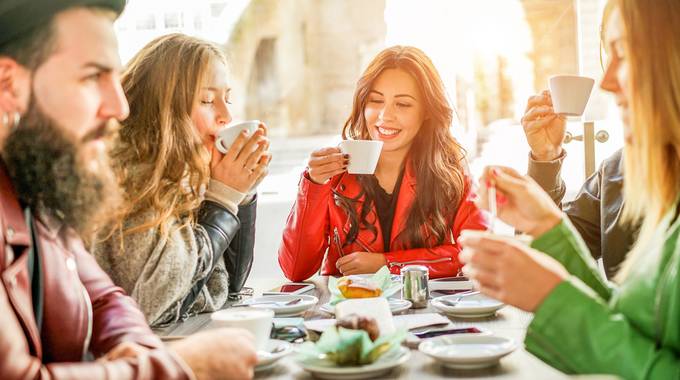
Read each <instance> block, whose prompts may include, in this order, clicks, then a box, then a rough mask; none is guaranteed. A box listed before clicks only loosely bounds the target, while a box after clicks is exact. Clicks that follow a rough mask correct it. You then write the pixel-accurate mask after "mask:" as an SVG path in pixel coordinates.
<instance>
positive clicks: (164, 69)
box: [112, 34, 227, 235]
mask: <svg viewBox="0 0 680 380" xmlns="http://www.w3.org/2000/svg"><path fill="white" fill-rule="evenodd" d="M214 60H218V61H219V62H223V63H224V64H225V65H226V63H227V60H226V57H225V55H224V53H223V52H222V51H221V50H220V48H219V47H217V46H215V45H214V44H212V43H209V42H207V41H204V40H201V39H198V38H194V37H190V36H186V35H183V34H169V35H166V36H162V37H159V38H156V39H155V40H153V41H151V42H149V43H148V44H147V45H146V46H145V47H144V48H142V50H140V51H139V53H137V54H136V55H135V56H134V57H133V58H132V60H131V61H130V63H129V64H128V65H127V67H126V69H125V71H124V72H123V74H122V85H123V90H124V91H125V95H126V96H127V98H128V101H129V103H130V116H129V117H128V118H127V119H126V120H125V121H124V122H122V127H121V129H120V134H119V137H118V139H117V141H116V143H115V144H114V148H113V150H112V158H113V160H112V161H113V163H114V168H115V170H116V173H117V175H118V178H119V183H120V185H121V187H122V188H123V190H124V192H125V194H126V195H125V200H124V205H123V207H122V208H121V209H120V212H119V215H117V220H118V221H119V222H118V226H117V227H118V228H119V229H120V230H121V231H122V233H123V235H126V234H130V233H134V232H142V231H145V230H148V229H151V228H155V227H160V230H161V232H162V233H163V232H166V231H164V230H163V229H164V225H163V222H164V221H165V220H167V219H168V218H169V217H176V218H187V217H188V219H187V220H188V223H193V222H194V220H195V213H196V210H197V209H198V207H199V205H200V202H201V190H202V188H203V187H204V186H205V184H206V183H207V181H208V179H209V177H210V169H209V162H210V154H209V152H208V150H207V149H206V148H205V146H204V143H203V141H202V140H201V137H200V135H199V133H198V131H197V130H196V128H195V126H194V125H193V123H192V121H191V111H192V109H193V107H194V105H195V104H196V103H197V102H198V96H199V90H200V87H201V83H202V81H203V79H204V77H205V75H206V74H207V72H208V70H209V67H210V65H211V64H212V63H213V62H214ZM146 210H152V211H153V215H154V216H153V218H151V219H149V220H145V221H144V222H143V223H142V224H139V225H135V226H128V227H127V229H125V230H123V225H124V223H125V221H126V220H127V219H128V218H129V217H130V216H132V215H134V214H135V213H137V212H140V211H146Z"/></svg>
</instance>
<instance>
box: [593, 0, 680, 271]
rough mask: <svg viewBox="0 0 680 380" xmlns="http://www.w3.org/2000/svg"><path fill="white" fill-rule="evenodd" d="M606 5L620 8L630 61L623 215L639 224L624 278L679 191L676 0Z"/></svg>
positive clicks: (679, 24) (679, 5)
mask: <svg viewBox="0 0 680 380" xmlns="http://www.w3.org/2000/svg"><path fill="white" fill-rule="evenodd" d="M607 7H608V8H609V10H608V12H605V17H606V15H607V14H611V9H613V8H614V7H618V9H619V10H620V12H621V15H622V17H623V24H624V31H625V32H624V33H625V37H624V40H625V42H624V46H625V50H626V56H625V57H626V58H625V59H627V60H628V62H629V72H628V75H629V88H628V89H627V90H628V94H629V105H630V115H631V118H630V124H631V125H630V128H631V136H632V139H631V143H629V144H627V146H626V148H625V152H624V171H625V181H624V210H623V217H624V220H625V221H627V222H630V223H637V222H641V226H642V227H641V230H640V234H639V236H638V240H637V242H636V243H635V245H634V247H633V249H632V251H631V252H630V253H629V255H628V258H627V259H626V261H625V262H624V264H623V265H622V267H621V270H620V271H619V273H618V274H617V278H616V279H617V280H618V281H622V280H624V279H625V278H626V277H627V276H628V275H629V274H630V272H631V269H632V268H633V267H634V265H635V263H636V262H637V261H638V259H639V258H640V256H641V255H643V254H644V253H645V252H647V251H648V250H649V248H650V244H651V243H652V238H653V234H654V231H655V230H656V229H657V228H658V227H659V224H660V223H661V222H662V220H663V219H664V216H665V215H666V214H667V213H668V212H669V211H672V210H673V209H674V208H675V206H676V202H677V200H678V195H680V42H679V41H678V36H680V1H678V0H610V1H609V3H608V5H607ZM605 22H606V20H605ZM656 243H658V242H656Z"/></svg>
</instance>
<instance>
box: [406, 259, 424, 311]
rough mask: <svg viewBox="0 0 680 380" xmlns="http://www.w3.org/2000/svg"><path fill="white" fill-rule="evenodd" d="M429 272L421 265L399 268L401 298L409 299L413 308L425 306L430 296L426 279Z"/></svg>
mask: <svg viewBox="0 0 680 380" xmlns="http://www.w3.org/2000/svg"><path fill="white" fill-rule="evenodd" d="M429 278H430V272H429V270H428V269H427V267H425V266H422V265H407V266H405V267H403V268H401V284H402V285H403V286H402V289H401V294H402V298H403V299H405V300H409V301H411V303H412V304H413V306H412V307H413V308H414V309H421V308H424V307H427V299H428V298H429V297H430V289H429V287H428V284H427V282H428V280H429Z"/></svg>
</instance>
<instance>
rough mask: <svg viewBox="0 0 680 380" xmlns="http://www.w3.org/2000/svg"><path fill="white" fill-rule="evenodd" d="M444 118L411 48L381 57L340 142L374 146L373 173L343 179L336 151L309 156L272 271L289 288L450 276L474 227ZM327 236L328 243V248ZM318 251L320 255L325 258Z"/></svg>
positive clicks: (434, 83)
mask: <svg viewBox="0 0 680 380" xmlns="http://www.w3.org/2000/svg"><path fill="white" fill-rule="evenodd" d="M452 115H453V110H452V108H451V106H450V105H449V103H448V101H447V99H446V95H445V92H444V86H443V84H442V81H441V78H440V76H439V73H438V72H437V70H436V69H435V67H434V65H433V64H432V62H431V61H430V59H429V58H428V57H427V56H426V55H425V54H424V53H423V52H422V51H420V50H419V49H416V48H414V47H408V46H407V47H402V46H395V47H391V48H388V49H385V50H383V51H382V52H381V53H379V54H378V55H377V56H376V57H375V58H374V59H373V61H372V62H371V63H370V64H369V66H368V68H367V69H366V70H365V72H364V74H363V75H362V76H361V78H360V79H359V81H358V83H357V87H356V92H355V95H354V104H353V107H352V113H351V114H350V116H349V118H348V119H347V122H346V123H345V127H344V129H343V138H344V139H346V140H347V139H349V140H378V141H382V142H383V150H382V152H381V154H380V158H379V161H378V165H377V168H376V170H375V174H373V175H355V174H349V173H347V172H346V168H347V163H348V162H349V161H350V160H359V159H361V158H360V157H348V156H347V155H343V154H342V153H341V152H340V150H339V149H338V148H335V147H332V148H322V149H319V150H316V151H315V152H313V153H312V155H311V157H310V160H309V168H308V170H307V171H305V173H304V174H303V176H302V180H301V182H300V190H299V193H298V198H297V201H296V203H295V205H294V206H293V209H292V211H291V214H290V216H289V218H288V224H287V226H286V228H285V230H284V235H283V242H282V244H281V247H280V249H279V263H280V265H281V268H282V269H283V271H284V273H285V274H286V276H287V277H288V278H290V279H291V280H294V281H297V280H303V279H305V278H307V277H309V276H311V275H312V274H314V273H315V272H316V271H317V270H318V269H319V268H320V267H321V266H322V260H323V258H324V253H326V255H327V256H326V257H327V259H326V261H325V264H323V267H322V273H323V274H331V275H336V274H340V273H342V274H356V273H373V272H375V271H376V270H378V269H379V268H380V267H382V266H383V265H387V266H388V267H389V268H390V270H391V272H392V273H399V271H400V268H402V267H403V266H404V265H407V264H411V263H414V264H415V263H417V264H423V265H426V266H427V267H428V268H429V270H430V276H431V277H435V278H436V277H445V276H455V275H456V274H457V273H458V270H459V269H460V264H459V263H458V252H459V248H458V246H457V245H456V239H457V237H458V234H459V233H460V231H461V230H462V229H484V228H485V227H486V225H487V220H486V217H485V215H484V214H483V213H482V212H481V211H480V210H479V209H477V208H476V206H475V205H474V203H473V202H472V201H471V200H470V196H471V187H470V181H469V180H468V178H467V176H466V161H465V155H464V151H463V149H462V148H461V146H460V145H459V144H458V143H457V142H456V140H455V139H454V138H453V137H452V135H451V132H450V130H449V128H450V126H451V120H452ZM329 238H330V239H332V242H333V244H332V245H329V241H330V240H329ZM326 251H328V252H326Z"/></svg>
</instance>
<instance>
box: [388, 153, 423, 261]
mask: <svg viewBox="0 0 680 380" xmlns="http://www.w3.org/2000/svg"><path fill="white" fill-rule="evenodd" d="M404 170H405V171H404V177H403V178H402V180H401V186H400V187H399V195H398V197H397V205H396V207H395V210H394V223H392V235H390V247H389V251H393V250H395V249H396V247H395V245H394V241H395V239H396V238H397V236H399V234H400V233H402V232H403V231H404V230H405V229H406V218H407V217H408V212H409V210H410V208H411V205H412V204H413V202H414V200H415V198H416V178H415V173H414V169H413V165H412V164H411V163H410V162H408V163H407V164H406V169H404Z"/></svg>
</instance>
